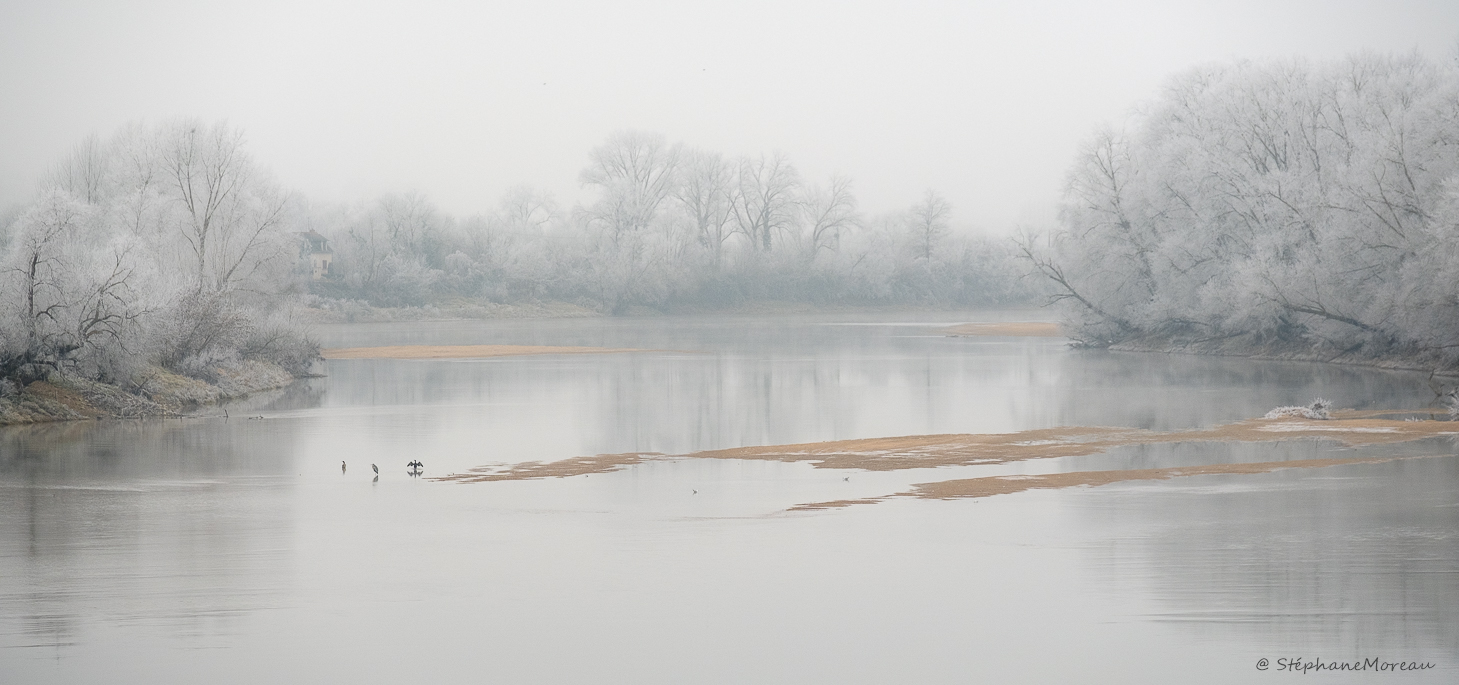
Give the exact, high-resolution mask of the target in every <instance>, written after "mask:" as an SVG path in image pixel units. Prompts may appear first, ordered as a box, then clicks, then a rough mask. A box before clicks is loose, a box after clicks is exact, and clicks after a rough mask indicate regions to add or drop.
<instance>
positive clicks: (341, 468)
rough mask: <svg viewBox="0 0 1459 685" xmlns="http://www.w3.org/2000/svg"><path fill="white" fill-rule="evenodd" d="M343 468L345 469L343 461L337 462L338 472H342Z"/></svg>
mask: <svg viewBox="0 0 1459 685" xmlns="http://www.w3.org/2000/svg"><path fill="white" fill-rule="evenodd" d="M344 470H345V463H344V462H340V463H339V472H340V473H344Z"/></svg>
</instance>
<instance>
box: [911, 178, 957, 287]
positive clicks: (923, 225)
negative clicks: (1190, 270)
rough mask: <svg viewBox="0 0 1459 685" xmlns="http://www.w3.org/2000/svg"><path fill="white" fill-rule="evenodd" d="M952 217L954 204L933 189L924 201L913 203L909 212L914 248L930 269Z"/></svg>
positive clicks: (925, 195) (918, 256)
mask: <svg viewBox="0 0 1459 685" xmlns="http://www.w3.org/2000/svg"><path fill="white" fill-rule="evenodd" d="M951 217H952V205H950V204H948V202H947V200H946V199H944V198H943V197H942V196H941V195H938V194H937V193H936V192H935V191H932V190H928V191H927V193H926V194H924V195H923V196H922V201H921V202H918V203H917V204H915V205H912V209H910V210H909V211H908V212H907V228H908V230H909V231H910V233H911V236H912V245H913V250H914V251H915V253H916V255H917V259H919V260H922V262H923V264H924V265H926V266H927V268H929V269H930V268H931V265H932V256H933V254H934V252H936V249H937V245H938V243H939V242H940V241H941V240H942V239H943V238H944V237H946V236H947V232H948V220H949V219H950V218H951Z"/></svg>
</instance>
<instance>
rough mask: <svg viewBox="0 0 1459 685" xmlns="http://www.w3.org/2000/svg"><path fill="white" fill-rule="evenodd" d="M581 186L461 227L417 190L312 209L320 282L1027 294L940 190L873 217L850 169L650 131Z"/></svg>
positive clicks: (743, 299)
mask: <svg viewBox="0 0 1459 685" xmlns="http://www.w3.org/2000/svg"><path fill="white" fill-rule="evenodd" d="M579 181H580V182H581V183H582V185H583V186H584V187H585V188H588V189H590V190H591V191H592V192H593V195H594V197H593V199H592V200H591V201H590V202H588V203H586V204H580V205H576V206H573V207H563V206H561V205H560V204H559V203H557V202H556V201H555V200H554V198H552V197H551V196H550V195H548V194H546V193H543V192H541V191H538V190H534V189H532V188H530V187H518V188H514V189H512V190H510V191H508V192H507V193H505V194H504V195H503V196H502V197H501V198H500V200H499V202H498V203H497V206H496V208H495V209H494V210H493V211H490V212H486V213H483V214H478V215H473V216H470V217H466V218H461V219H458V218H456V217H452V216H449V215H446V214H444V213H443V212H441V211H440V210H439V209H437V208H436V207H435V206H434V205H433V204H432V203H431V202H430V201H429V200H428V199H427V198H425V197H424V196H422V195H419V194H393V195H387V196H385V197H382V198H379V199H378V200H377V201H375V202H373V203H370V204H366V205H356V206H353V207H328V208H323V209H321V210H318V211H313V212H311V213H310V214H309V221H310V226H311V227H312V228H313V230H316V231H317V232H318V233H320V234H321V235H324V236H326V237H328V238H330V239H331V245H332V249H333V251H334V263H333V265H332V266H331V272H332V275H333V277H332V278H331V279H329V280H328V281H327V282H325V283H316V284H314V286H313V291H314V293H315V294H316V295H319V296H322V297H330V298H334V299H337V300H339V299H353V300H362V301H365V302H368V303H370V304H373V305H376V306H397V307H398V306H418V305H424V304H429V303H432V302H436V301H440V300H442V299H447V298H451V297H468V298H483V299H486V300H490V301H494V302H503V303H511V302H523V301H543V300H554V301H565V302H572V303H576V304H579V305H582V306H585V307H588V308H590V309H594V310H597V311H601V312H604V313H611V314H622V313H625V312H631V311H645V310H652V311H667V312H672V311H699V310H704V309H716V308H724V307H733V306H736V305H742V304H747V303H754V302H763V301H791V302H801V303H809V304H813V305H893V306H895V305H923V306H957V305H964V306H966V305H989V304H1001V303H1007V302H1014V301H1025V300H1027V299H1028V298H1029V297H1030V293H1029V291H1028V289H1027V285H1028V284H1027V283H1026V282H1024V281H1021V280H1020V279H1019V275H1020V272H1019V269H1020V267H1019V266H1018V265H1017V263H1016V256H1017V255H1016V250H1015V249H1014V246H1013V245H1012V243H1009V242H1008V241H1006V240H990V239H984V238H980V237H975V236H970V235H967V234H965V233H959V232H956V231H954V230H952V229H953V224H952V221H953V216H952V208H951V206H950V205H949V204H948V202H947V201H946V200H945V199H944V198H943V197H942V196H941V195H939V194H937V193H936V192H933V191H928V192H927V193H926V194H925V196H924V197H922V198H921V199H920V200H918V201H916V202H915V203H913V204H912V205H910V206H909V207H908V208H907V209H906V210H903V211H900V212H891V213H886V214H881V215H874V216H868V215H866V214H865V213H863V212H861V211H860V209H859V206H858V202H857V198H856V195H855V189H854V186H853V183H852V181H851V179H849V178H846V177H844V176H832V177H830V178H828V179H826V180H825V181H824V182H811V181H808V180H806V179H805V178H804V177H803V176H802V175H801V174H800V172H799V171H798V170H797V169H796V167H795V166H794V165H793V164H791V162H790V161H789V160H788V159H787V158H786V157H785V155H783V154H779V153H776V154H768V155H758V156H753V157H742V158H737V159H732V158H726V157H724V156H723V155H721V154H719V153H715V152H710V151H705V150H698V149H694V148H690V147H687V146H685V145H683V144H670V143H668V142H667V141H666V140H665V138H664V137H663V136H661V135H658V134H653V133H646V132H640V131H624V132H619V133H616V134H614V135H612V136H610V137H609V139H608V140H607V141H606V142H604V143H603V144H602V145H600V146H598V147H597V148H594V149H593V150H591V151H590V152H589V155H588V165H587V166H586V168H584V169H583V170H582V171H581V173H580V174H579Z"/></svg>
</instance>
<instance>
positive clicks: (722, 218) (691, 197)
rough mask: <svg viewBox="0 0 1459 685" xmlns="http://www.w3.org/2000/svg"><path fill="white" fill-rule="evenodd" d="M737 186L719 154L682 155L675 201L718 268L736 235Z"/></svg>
mask: <svg viewBox="0 0 1459 685" xmlns="http://www.w3.org/2000/svg"><path fill="white" fill-rule="evenodd" d="M734 183H735V173H734V169H733V168H732V167H731V166H730V165H729V164H728V163H726V162H725V161H724V157H722V156H721V155H720V154H719V153H713V152H704V151H700V150H690V151H687V152H685V153H684V154H683V157H682V159H681V163H680V165H679V179H678V183H676V184H675V193H674V198H675V200H677V201H678V204H679V206H680V207H681V208H682V210H683V211H684V213H685V214H686V215H687V216H688V218H689V221H690V222H691V223H692V225H693V227H694V236H695V239H696V240H697V241H698V242H699V244H700V245H701V246H703V247H704V249H705V250H706V251H708V253H709V255H710V260H711V262H712V263H713V265H714V266H715V267H716V268H717V267H719V266H720V263H721V261H722V255H723V252H724V244H725V242H726V241H727V240H729V238H730V237H731V236H732V235H733V234H734V229H733V224H732V219H733V216H734V201H735V191H736V189H735V186H734Z"/></svg>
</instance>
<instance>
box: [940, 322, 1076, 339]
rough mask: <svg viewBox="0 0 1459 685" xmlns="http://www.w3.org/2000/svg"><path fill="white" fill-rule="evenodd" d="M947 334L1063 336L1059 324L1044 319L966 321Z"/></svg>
mask: <svg viewBox="0 0 1459 685" xmlns="http://www.w3.org/2000/svg"><path fill="white" fill-rule="evenodd" d="M943 333H946V334H947V335H966V336H977V335H1002V336H1009V337H1024V338H1062V337H1064V334H1063V333H1062V332H1060V331H1059V324H1056V323H1047V322H1043V321H1007V322H1003V323H965V324H959V325H957V326H953V327H951V328H947V329H944V330H943Z"/></svg>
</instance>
